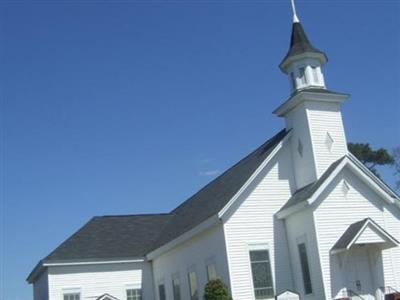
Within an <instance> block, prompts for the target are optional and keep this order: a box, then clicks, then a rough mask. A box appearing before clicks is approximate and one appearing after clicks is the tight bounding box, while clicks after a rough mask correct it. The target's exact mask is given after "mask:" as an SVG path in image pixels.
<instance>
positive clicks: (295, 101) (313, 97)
mask: <svg viewBox="0 0 400 300" xmlns="http://www.w3.org/2000/svg"><path fill="white" fill-rule="evenodd" d="M349 96H350V95H348V94H339V93H318V92H312V91H307V90H303V91H300V92H299V93H298V94H296V95H294V96H292V97H291V98H289V99H288V100H286V101H285V102H284V103H283V104H282V105H280V106H279V107H278V108H277V109H275V110H274V111H273V113H274V114H276V115H278V116H279V117H282V116H284V115H286V114H287V113H288V112H289V111H291V110H292V109H293V108H294V107H296V106H297V105H299V104H300V103H301V102H303V101H314V102H330V103H332V102H334V103H335V102H336V103H343V102H344V101H345V100H346V99H347V98H349Z"/></svg>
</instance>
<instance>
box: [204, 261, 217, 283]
mask: <svg viewBox="0 0 400 300" xmlns="http://www.w3.org/2000/svg"><path fill="white" fill-rule="evenodd" d="M206 272H207V281H210V280H214V279H217V278H218V274H217V265H216V263H215V257H214V256H212V257H210V258H208V259H207V260H206Z"/></svg>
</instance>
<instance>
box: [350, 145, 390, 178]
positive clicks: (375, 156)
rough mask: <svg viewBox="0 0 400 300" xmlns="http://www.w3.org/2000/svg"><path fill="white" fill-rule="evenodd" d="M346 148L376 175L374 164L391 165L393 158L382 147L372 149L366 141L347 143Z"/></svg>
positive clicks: (377, 174)
mask: <svg viewBox="0 0 400 300" xmlns="http://www.w3.org/2000/svg"><path fill="white" fill-rule="evenodd" d="M347 146H348V149H349V151H350V152H351V153H353V155H354V156H355V157H357V158H358V159H359V160H360V161H361V162H362V163H363V164H364V165H365V166H366V167H367V168H368V169H370V170H371V172H373V173H374V174H375V175H376V176H378V177H380V176H379V173H378V171H377V170H376V166H384V165H393V164H394V162H395V161H394V158H393V156H392V155H390V153H389V152H388V151H387V150H386V149H384V148H379V149H377V150H373V149H372V148H371V147H370V145H369V144H368V143H348V144H347Z"/></svg>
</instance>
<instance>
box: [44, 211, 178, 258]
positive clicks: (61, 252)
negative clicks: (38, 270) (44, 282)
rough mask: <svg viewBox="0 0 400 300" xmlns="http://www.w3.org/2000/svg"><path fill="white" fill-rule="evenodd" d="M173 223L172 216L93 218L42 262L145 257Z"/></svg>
mask: <svg viewBox="0 0 400 300" xmlns="http://www.w3.org/2000/svg"><path fill="white" fill-rule="evenodd" d="M170 220H171V215H169V214H149V215H127V216H103V217H94V218H92V219H91V220H90V221H89V222H88V223H86V224H85V225H84V226H83V227H82V228H81V229H79V230H78V231H77V232H76V233H75V234H73V235H72V236H71V237H70V238H68V239H67V240H66V241H64V242H63V243H62V244H61V245H60V246H59V247H57V248H56V249H55V250H54V251H53V252H51V253H50V254H49V255H48V256H47V257H46V258H44V260H43V262H59V261H69V260H78V259H80V260H90V259H92V260H93V259H105V258H106V259H112V258H128V257H129V258H133V257H134V258H142V257H144V255H145V254H146V253H147V252H148V251H149V250H150V249H151V248H152V245H153V243H154V242H155V240H156V239H157V237H158V235H159V234H160V232H161V229H162V228H163V227H164V226H165V225H166V224H167V223H168V221H170Z"/></svg>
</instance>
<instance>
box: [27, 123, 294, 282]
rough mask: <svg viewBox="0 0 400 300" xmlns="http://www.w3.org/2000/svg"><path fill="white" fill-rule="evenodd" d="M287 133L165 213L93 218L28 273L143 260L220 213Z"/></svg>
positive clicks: (266, 143)
mask: <svg viewBox="0 0 400 300" xmlns="http://www.w3.org/2000/svg"><path fill="white" fill-rule="evenodd" d="M286 135H287V131H286V130H282V131H280V132H279V133H277V134H276V135H275V136H274V137H272V138H271V139H269V140H268V141H267V142H265V143H264V144H263V145H261V146H260V147H259V148H257V149H256V150H255V151H253V152H252V153H250V154H249V155H248V156H246V157H245V158H243V159H242V160H241V161H239V162H238V163H237V164H235V165H234V166H233V167H231V168H230V169H228V170H227V171H225V172H224V173H223V174H221V175H220V176H218V177H217V178H216V179H214V180H213V181H211V182H210V183H209V184H208V185H206V186H205V187H204V188H202V189H201V190H200V191H198V192H197V193H196V194H194V195H193V196H192V197H190V198H189V199H188V200H186V201H185V202H183V203H182V204H181V205H179V206H178V207H177V208H175V209H174V210H172V211H171V212H170V213H169V214H153V215H127V216H103V217H94V218H93V219H91V220H90V221H89V222H88V223H87V224H86V225H84V226H83V227H82V228H81V229H80V230H78V231H77V232H76V233H74V234H73V235H72V236H71V237H70V238H68V239H67V240H66V241H64V242H63V243H62V244H61V245H60V246H59V247H57V248H56V249H55V250H54V251H53V252H51V253H50V254H49V255H48V256H47V257H46V258H44V259H43V260H42V261H41V262H39V264H38V265H37V266H36V267H35V269H34V270H33V271H32V273H31V275H32V274H33V273H34V272H35V270H36V269H37V268H40V267H41V266H42V263H46V262H47V263H48V262H61V261H71V260H95V259H113V258H133V257H137V258H143V257H144V256H145V255H146V254H147V253H149V252H150V251H152V250H155V249H157V248H158V247H160V246H162V245H164V244H166V243H168V242H169V241H171V240H173V239H175V238H177V237H179V236H180V235H182V234H183V233H185V232H187V231H189V230H190V229H192V228H194V227H195V226H197V225H199V224H200V223H202V222H203V221H205V220H207V219H208V218H209V217H211V216H213V215H216V214H218V212H219V211H220V210H221V209H222V208H223V207H224V206H225V205H226V204H227V203H228V202H229V200H230V199H231V198H232V197H233V196H234V195H235V194H236V192H238V191H239V189H240V188H241V187H242V186H243V185H244V184H245V182H246V181H247V180H248V179H249V178H250V176H251V175H252V174H253V173H254V172H255V171H256V169H257V168H258V167H259V166H260V164H261V163H262V162H263V161H264V160H265V159H266V158H267V157H268V155H270V154H271V153H272V151H273V149H275V147H276V146H277V145H278V143H279V142H280V141H282V140H283V138H284V137H285V136H286ZM31 275H30V276H29V277H28V279H29V278H30V277H31Z"/></svg>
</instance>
